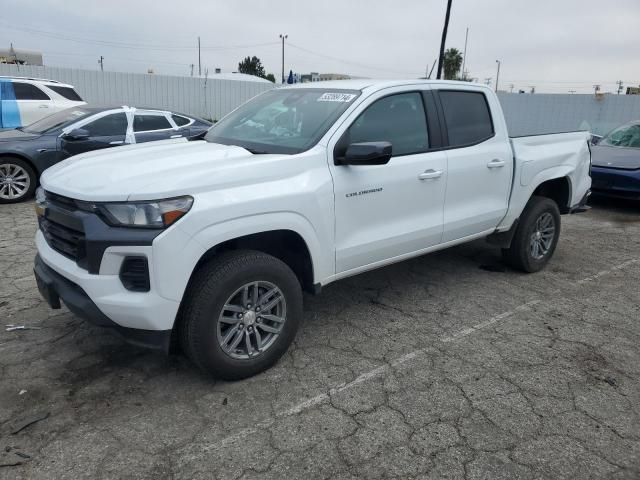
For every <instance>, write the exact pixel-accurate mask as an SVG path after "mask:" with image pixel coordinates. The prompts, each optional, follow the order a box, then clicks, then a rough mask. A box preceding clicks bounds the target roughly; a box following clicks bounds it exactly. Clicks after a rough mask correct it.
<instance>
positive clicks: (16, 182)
mask: <svg viewBox="0 0 640 480" xmlns="http://www.w3.org/2000/svg"><path fill="white" fill-rule="evenodd" d="M37 181H38V179H37V177H36V174H35V172H34V171H33V168H31V165H29V164H28V163H27V162H25V161H24V160H21V159H19V158H11V157H4V158H0V203H17V202H22V201H23V200H26V199H27V198H29V197H31V196H32V195H33V192H34V191H35V189H36V183H37Z"/></svg>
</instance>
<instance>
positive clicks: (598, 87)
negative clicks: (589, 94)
mask: <svg viewBox="0 0 640 480" xmlns="http://www.w3.org/2000/svg"><path fill="white" fill-rule="evenodd" d="M599 91H600V85H594V86H593V93H595V94H596V95H597V94H598V92H599Z"/></svg>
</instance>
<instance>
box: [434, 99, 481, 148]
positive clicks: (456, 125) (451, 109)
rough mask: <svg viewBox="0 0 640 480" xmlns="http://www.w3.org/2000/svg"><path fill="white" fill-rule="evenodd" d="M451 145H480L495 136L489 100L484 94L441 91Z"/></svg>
mask: <svg viewBox="0 0 640 480" xmlns="http://www.w3.org/2000/svg"><path fill="white" fill-rule="evenodd" d="M440 101H441V102H442V108H443V110H444V119H445V124H446V125H447V132H448V134H449V145H450V146H452V147H462V146H465V145H473V144H475V143H480V142H483V141H485V140H486V139H488V138H491V137H492V136H493V134H494V130H493V122H492V121H491V112H490V111H489V105H488V104H487V98H486V97H485V96H484V93H482V92H462V91H458V92H456V91H448V90H441V91H440Z"/></svg>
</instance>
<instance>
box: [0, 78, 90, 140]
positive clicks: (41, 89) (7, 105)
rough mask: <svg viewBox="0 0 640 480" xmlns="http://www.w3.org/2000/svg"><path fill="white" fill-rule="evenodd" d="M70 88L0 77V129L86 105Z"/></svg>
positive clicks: (42, 81) (52, 81) (40, 80)
mask: <svg viewBox="0 0 640 480" xmlns="http://www.w3.org/2000/svg"><path fill="white" fill-rule="evenodd" d="M85 104H86V102H85V101H84V100H82V98H81V97H80V95H78V92H76V90H75V88H74V87H73V85H67V84H65V83H60V82H58V81H56V80H45V79H43V78H27V77H1V76H0V128H18V127H23V126H25V125H29V124H31V123H33V122H37V121H38V120H40V119H41V118H44V117H46V116H48V115H51V114H53V113H56V112H59V111H61V110H64V109H67V108H71V107H77V106H78V105H85Z"/></svg>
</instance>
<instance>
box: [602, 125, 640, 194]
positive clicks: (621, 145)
mask: <svg viewBox="0 0 640 480" xmlns="http://www.w3.org/2000/svg"><path fill="white" fill-rule="evenodd" d="M592 143H593V145H592V147H591V158H592V167H591V177H592V186H591V189H592V191H593V193H596V194H600V195H606V196H609V197H618V198H627V199H631V200H640V120H637V121H634V122H629V123H627V124H625V125H622V126H620V127H618V128H616V129H615V130H613V131H611V132H610V133H608V134H607V135H605V136H604V137H602V138H600V139H597V138H596V139H594V140H592Z"/></svg>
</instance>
